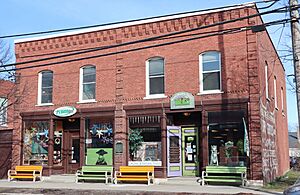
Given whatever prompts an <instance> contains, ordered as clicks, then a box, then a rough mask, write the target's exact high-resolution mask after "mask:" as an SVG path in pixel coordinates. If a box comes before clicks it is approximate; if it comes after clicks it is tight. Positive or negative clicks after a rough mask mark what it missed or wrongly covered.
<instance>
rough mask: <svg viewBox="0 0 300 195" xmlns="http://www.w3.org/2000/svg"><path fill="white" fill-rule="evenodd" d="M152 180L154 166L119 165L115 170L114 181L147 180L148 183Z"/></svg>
mask: <svg viewBox="0 0 300 195" xmlns="http://www.w3.org/2000/svg"><path fill="white" fill-rule="evenodd" d="M153 180H154V166H120V170H119V171H115V178H114V183H115V184H117V183H118V181H147V184H148V185H149V184H150V183H151V181H152V183H153Z"/></svg>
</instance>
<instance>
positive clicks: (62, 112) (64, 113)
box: [53, 106, 77, 117]
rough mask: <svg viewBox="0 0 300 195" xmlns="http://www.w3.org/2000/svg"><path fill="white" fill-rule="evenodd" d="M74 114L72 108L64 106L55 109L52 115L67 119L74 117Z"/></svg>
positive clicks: (74, 110) (74, 109)
mask: <svg viewBox="0 0 300 195" xmlns="http://www.w3.org/2000/svg"><path fill="white" fill-rule="evenodd" d="M76 112H77V110H76V108H74V107H73V106H64V107H59V108H56V109H55V110H54V112H53V114H54V115H55V116H58V117H68V116H72V115H74V114H75V113H76Z"/></svg>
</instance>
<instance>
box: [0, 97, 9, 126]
mask: <svg viewBox="0 0 300 195" xmlns="http://www.w3.org/2000/svg"><path fill="white" fill-rule="evenodd" d="M7 106H8V104H7V98H2V97H0V126H6V124H7Z"/></svg>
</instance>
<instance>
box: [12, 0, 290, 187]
mask: <svg viewBox="0 0 300 195" xmlns="http://www.w3.org/2000/svg"><path fill="white" fill-rule="evenodd" d="M253 14H257V8H256V6H255V5H254V4H245V5H239V6H228V7H225V8H216V9H210V10H204V11H197V12H190V13H182V14H174V15H169V16H161V17H154V18H150V19H143V20H135V21H129V22H121V23H117V24H111V25H106V26H101V27H97V28H91V29H83V30H80V31H76V32H70V33H63V34H58V35H50V36H46V37H35V38H28V39H20V40H17V41H16V42H15V43H16V55H17V61H18V62H26V61H30V60H38V59H43V58H51V57H55V56H59V55H62V54H72V53H74V52H78V51H83V50H90V49H92V50H93V51H90V52H86V53H82V54H80V55H71V56H66V57H64V58H53V59H47V60H45V61H40V62H37V61H36V62H32V63H29V64H20V65H18V66H17V68H25V69H21V70H18V71H17V73H18V74H20V85H19V87H20V88H24V86H25V85H27V87H26V90H27V95H26V97H25V99H26V101H24V102H22V103H20V105H19V106H18V109H19V115H20V120H18V124H15V125H16V126H15V128H16V130H15V131H14V137H15V138H17V139H18V141H19V142H18V143H16V145H15V147H14V150H13V154H14V155H13V158H14V159H13V162H14V165H16V164H43V165H44V166H45V169H44V170H45V174H48V175H51V174H62V173H74V172H75V171H76V169H78V168H79V167H80V166H82V165H84V164H88V165H95V164H98V165H101V164H102V165H105V164H112V165H113V166H114V168H115V170H117V169H118V167H119V166H120V165H154V166H155V175H156V177H159V178H167V177H172V176H198V175H199V174H200V173H201V170H203V168H205V166H206V165H208V164H210V163H213V164H215V163H216V160H215V159H211V157H210V156H212V155H211V153H212V152H211V148H216V151H213V152H217V154H218V164H219V165H225V166H247V167H248V179H249V180H250V181H253V182H256V183H262V181H265V182H269V181H271V180H273V179H274V178H275V177H276V176H280V175H283V174H284V173H285V172H286V171H287V170H288V169H289V156H288V131H287V116H286V114H287V113H286V98H285V97H286V94H285V91H286V84H285V72H284V68H283V65H282V64H281V62H280V60H279V58H278V55H277V53H276V51H275V48H274V45H273V44H272V41H271V39H270V36H269V35H268V33H267V31H259V32H252V31H251V30H250V26H255V25H261V24H262V19H261V18H260V17H249V18H247V19H243V20H238V19H240V18H243V17H247V16H251V15H253ZM230 20H236V21H235V22H230V23H225V22H224V21H230ZM220 22H223V24H219V25H213V24H217V23H220ZM209 25H211V27H210V28H203V29H198V30H193V31H191V29H195V28H199V27H201V26H209ZM228 29H235V30H233V31H234V32H233V31H230V33H229V30H228ZM189 30H190V31H189ZM256 30H257V29H256ZM181 31H185V33H182V34H174V33H175V32H181ZM224 31H226V32H224ZM170 33H173V35H172V36H166V37H160V38H159V39H155V38H153V39H148V40H147V38H152V37H157V36H161V35H167V34H170ZM200 37H201V38H200ZM145 39H146V40H145ZM187 39H189V40H188V41H187ZM129 42H133V43H132V44H129ZM116 45H119V46H116ZM111 46H112V47H111ZM96 48H98V50H96ZM99 48H101V49H99ZM91 56H94V57H91ZM95 56H97V57H95ZM78 58H82V59H81V60H76V59H78ZM61 61H64V62H63V63H60V62H61ZM35 65H37V67H33V68H28V69H26V67H31V66H35ZM38 65H43V66H38ZM129 129H139V130H140V131H141V135H142V136H143V142H142V144H141V147H140V148H139V151H138V152H137V153H136V154H135V155H134V157H133V156H132V155H131V154H130V153H129V143H128V135H129V133H130V131H129ZM247 137H248V138H249V139H247ZM20 143H22V144H20ZM244 143H249V150H248V149H247V147H246V146H247V144H244ZM212 146H213V147H212Z"/></svg>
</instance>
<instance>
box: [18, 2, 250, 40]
mask: <svg viewBox="0 0 300 195" xmlns="http://www.w3.org/2000/svg"><path fill="white" fill-rule="evenodd" d="M252 6H255V3H254V2H249V3H243V4H237V5H231V6H224V7H219V8H211V9H206V10H197V11H190V12H182V13H176V14H169V15H163V16H155V17H149V18H143V19H135V20H127V21H122V22H114V23H107V24H103V25H99V26H98V27H91V28H86V29H82V30H75V31H70V32H64V33H57V34H50V35H45V36H38V37H30V38H21V39H15V40H14V43H24V42H30V41H38V40H44V39H50V38H57V37H63V36H70V35H77V34H83V33H90V32H95V31H100V30H108V29H115V28H120V27H125V26H133V25H139V24H145V23H152V22H158V21H163V20H171V19H176V18H183V17H189V16H194V15H202V14H208V13H215V12H220V11H228V10H233V9H238V8H243V7H252Z"/></svg>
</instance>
